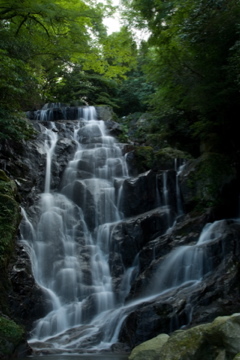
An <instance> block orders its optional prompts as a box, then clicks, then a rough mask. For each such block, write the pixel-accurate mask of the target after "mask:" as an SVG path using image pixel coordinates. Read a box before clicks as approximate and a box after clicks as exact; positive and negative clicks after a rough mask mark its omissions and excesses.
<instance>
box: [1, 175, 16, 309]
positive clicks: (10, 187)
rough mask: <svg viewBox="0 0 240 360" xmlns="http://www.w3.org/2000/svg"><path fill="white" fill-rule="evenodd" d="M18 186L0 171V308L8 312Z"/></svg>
mask: <svg viewBox="0 0 240 360" xmlns="http://www.w3.org/2000/svg"><path fill="white" fill-rule="evenodd" d="M16 194H17V190H16V186H15V184H14V182H13V181H11V180H10V179H9V178H8V177H7V176H6V174H5V173H4V172H3V171H2V170H1V171H0V272H1V281H0V309H1V310H2V311H5V312H7V308H8V305H7V303H8V301H7V290H8V288H9V286H10V285H9V281H8V277H7V268H8V265H9V262H10V259H11V256H12V253H13V251H14V245H15V236H16V232H17V228H18V225H19V222H20V207H19V204H18V202H17V201H16V199H15V198H16Z"/></svg>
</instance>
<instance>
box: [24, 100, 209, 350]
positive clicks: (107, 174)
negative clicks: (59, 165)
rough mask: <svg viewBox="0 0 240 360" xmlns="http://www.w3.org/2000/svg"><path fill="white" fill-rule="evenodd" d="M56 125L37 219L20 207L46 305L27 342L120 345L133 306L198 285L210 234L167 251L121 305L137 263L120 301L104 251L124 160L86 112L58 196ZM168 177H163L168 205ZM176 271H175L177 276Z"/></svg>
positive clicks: (65, 346) (116, 215)
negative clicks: (138, 295)
mask: <svg viewBox="0 0 240 360" xmlns="http://www.w3.org/2000/svg"><path fill="white" fill-rule="evenodd" d="M54 126H55V125H53V124H52V125H51V128H50V129H46V130H44V131H45V135H46V137H47V139H46V141H45V144H44V146H43V151H44V152H45V154H46V177H45V191H44V193H42V194H41V198H40V201H39V204H38V209H39V211H38V212H39V218H38V220H37V221H36V220H34V221H32V220H31V221H30V219H29V217H28V215H27V213H26V212H25V211H24V210H23V217H24V220H23V222H22V225H21V230H22V241H24V243H25V244H26V246H27V248H28V250H29V253H30V256H31V260H32V267H33V273H34V277H35V279H36V282H37V283H38V284H39V286H41V287H42V288H43V289H44V291H45V293H46V297H47V298H48V303H50V304H51V305H50V306H51V309H50V310H49V313H48V314H47V315H46V316H45V317H44V318H42V319H40V320H38V321H37V323H36V325H35V328H34V329H33V332H32V337H31V339H30V341H29V342H30V345H32V346H33V347H35V346H36V344H37V343H40V344H41V345H40V348H41V347H42V348H44V347H46V348H47V347H48V348H56V349H58V350H62V351H68V350H71V349H79V348H81V347H85V348H86V349H98V350H99V349H106V348H108V347H109V346H110V345H111V344H113V343H115V342H117V340H118V334H119V330H120V328H121V324H122V323H123V321H124V319H125V318H126V316H127V315H128V314H129V313H130V311H131V310H132V309H133V308H134V306H136V305H137V304H139V303H141V302H142V301H143V300H144V301H147V300H148V299H151V298H152V297H154V296H156V295H158V296H159V294H161V292H165V291H166V290H167V289H169V288H172V287H175V286H178V285H181V284H182V283H185V282H189V281H199V280H200V279H201V278H202V277H203V275H204V274H205V273H206V272H207V271H209V270H210V265H209V264H208V265H205V264H206V263H207V260H206V256H207V255H206V253H205V252H204V250H203V246H202V244H203V241H208V240H211V239H212V235H211V234H213V230H214V229H210V232H209V229H208V231H207V235H206V238H205V240H203V238H200V239H199V242H198V244H197V245H196V246H184V247H180V248H178V249H176V250H174V251H173V252H172V253H170V255H169V257H168V258H167V259H166V260H165V262H164V263H163V264H162V265H161V267H160V268H159V269H158V270H157V272H156V275H155V277H154V278H153V280H152V284H151V285H150V286H149V289H148V291H147V292H146V294H145V296H144V298H142V299H140V300H138V301H137V302H134V303H131V304H128V305H127V306H126V305H124V300H125V297H126V296H127V295H128V291H129V289H130V279H131V274H132V272H133V271H134V268H135V267H134V266H135V265H136V266H137V262H136V264H135V265H134V264H133V267H131V268H129V269H126V272H125V275H124V277H123V282H122V291H121V296H120V299H119V296H118V299H116V294H115V293H114V291H113V285H112V277H111V273H110V268H109V249H110V245H111V232H110V226H111V224H112V223H117V222H118V221H120V220H121V217H122V215H121V213H120V212H119V210H118V204H119V203H120V199H119V196H121V187H120V188H119V192H118V193H117V191H116V187H115V184H114V182H115V180H116V179H124V178H127V177H128V170H127V165H126V161H125V158H124V156H122V152H121V149H120V147H119V146H118V145H117V143H116V142H115V140H114V138H113V137H111V136H108V135H107V133H106V130H105V125H104V122H103V121H101V120H96V113H95V109H94V108H93V107H87V108H85V109H84V111H83V119H81V120H79V121H78V122H75V130H74V133H73V136H72V139H73V140H74V141H75V142H76V145H77V149H76V152H75V155H74V157H73V159H72V160H71V161H70V162H69V164H68V166H67V168H66V170H65V173H64V176H63V180H62V188H61V191H60V192H58V193H56V192H52V191H51V169H52V158H53V155H54V150H55V147H56V144H57V141H58V133H57V131H53V130H55V129H54ZM82 174H84V177H83V176H82ZM166 176H167V175H166V174H165V173H164V200H165V202H167V200H168V190H167V188H166ZM164 205H165V204H164ZM209 234H210V235H209ZM204 236H205V235H204ZM206 239H207V240H206ZM173 269H178V270H177V276H176V272H175V271H173ZM71 329H74V332H73V331H72V330H71ZM44 344H45V345H44ZM88 344H89V345H88Z"/></svg>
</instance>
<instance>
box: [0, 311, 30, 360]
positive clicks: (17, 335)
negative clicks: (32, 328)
mask: <svg viewBox="0 0 240 360" xmlns="http://www.w3.org/2000/svg"><path fill="white" fill-rule="evenodd" d="M24 344H26V342H25V332H24V330H23V328H22V327H21V326H19V325H17V324H16V323H15V322H14V321H12V320H10V319H8V318H5V317H2V316H0V358H1V359H7V358H10V357H11V356H12V355H14V354H16V353H17V352H18V349H19V348H20V347H21V346H23V347H24V346H25V345H24Z"/></svg>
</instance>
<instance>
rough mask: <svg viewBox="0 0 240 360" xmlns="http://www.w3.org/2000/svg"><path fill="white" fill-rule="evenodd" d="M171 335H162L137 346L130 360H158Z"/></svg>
mask: <svg viewBox="0 0 240 360" xmlns="http://www.w3.org/2000/svg"><path fill="white" fill-rule="evenodd" d="M168 338H169V335H167V334H160V335H158V336H156V337H155V338H153V339H150V340H148V341H145V342H143V343H142V344H140V345H138V346H136V347H135V348H134V349H133V350H132V352H131V354H130V356H129V357H128V359H129V360H158V358H159V352H160V351H161V348H162V346H163V345H164V344H165V342H166V341H167V340H168Z"/></svg>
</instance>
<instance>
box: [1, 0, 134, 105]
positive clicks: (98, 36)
mask: <svg viewBox="0 0 240 360" xmlns="http://www.w3.org/2000/svg"><path fill="white" fill-rule="evenodd" d="M112 11H113V7H112V6H111V5H110V4H108V5H106V6H105V5H103V4H102V3H98V4H97V2H95V1H82V0H70V1H65V0H52V1H50V2H49V1H47V0H37V1H33V0H22V1H21V2H19V1H16V0H10V1H5V0H0V49H1V50H0V71H1V74H2V81H1V84H0V107H2V108H11V109H13V108H14V109H16V110H29V109H31V108H34V107H36V108H39V106H41V104H42V103H44V102H48V101H49V100H50V101H51V100H54V101H56V98H54V97H55V96H57V95H58V94H59V93H60V95H61V91H63V90H64V87H65V89H66V86H65V83H66V79H67V78H68V77H71V74H72V72H73V70H74V69H75V68H77V69H80V71H81V74H85V72H88V71H91V72H92V73H93V74H95V75H96V76H97V75H99V74H101V75H102V77H104V79H111V78H121V77H124V74H125V73H126V72H127V71H129V69H130V68H131V66H132V65H133V63H134V56H135V50H136V46H135V44H134V42H133V40H132V37H131V34H130V33H129V31H128V30H127V29H126V28H122V29H121V30H120V31H119V32H118V33H114V34H112V35H109V36H108V35H107V32H106V29H105V27H104V26H103V23H102V20H103V18H104V16H107V14H109V13H111V12H112ZM80 78H81V77H80ZM76 81H77V80H76ZM90 83H91V81H90ZM86 85H87V82H86V81H85V82H83V88H82V89H80V90H79V89H78V91H81V92H82V93H83V92H84V87H85V88H86ZM70 95H71V94H70ZM70 95H69V98H68V101H69V100H70ZM57 100H58V99H57ZM99 101H101V102H105V101H106V102H108V103H111V100H110V96H108V93H107V92H104V91H102V95H101V96H100V99H99Z"/></svg>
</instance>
